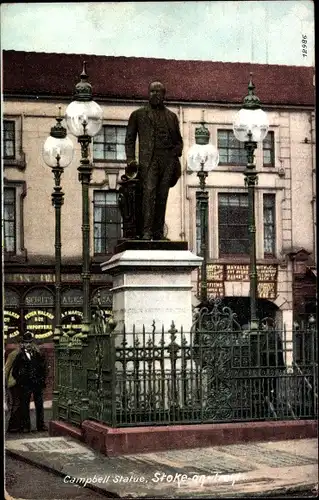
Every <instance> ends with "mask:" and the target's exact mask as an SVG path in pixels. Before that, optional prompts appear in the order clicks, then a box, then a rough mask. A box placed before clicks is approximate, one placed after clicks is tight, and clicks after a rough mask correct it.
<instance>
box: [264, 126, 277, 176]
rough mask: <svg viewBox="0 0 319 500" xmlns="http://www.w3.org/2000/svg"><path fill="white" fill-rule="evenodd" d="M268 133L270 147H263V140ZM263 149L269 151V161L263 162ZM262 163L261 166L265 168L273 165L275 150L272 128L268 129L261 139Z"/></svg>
mask: <svg viewBox="0 0 319 500" xmlns="http://www.w3.org/2000/svg"><path fill="white" fill-rule="evenodd" d="M268 135H270V138H271V139H270V142H271V147H270V148H265V147H264V145H265V140H266V138H267V136H268ZM265 151H270V157H271V161H270V163H267V162H265V160H264V152H265ZM261 154H262V165H263V167H266V168H274V167H275V158H276V151H275V132H274V131H273V130H268V132H267V135H266V137H265V139H264V140H263V141H262V153H261Z"/></svg>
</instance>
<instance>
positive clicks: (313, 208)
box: [310, 111, 317, 265]
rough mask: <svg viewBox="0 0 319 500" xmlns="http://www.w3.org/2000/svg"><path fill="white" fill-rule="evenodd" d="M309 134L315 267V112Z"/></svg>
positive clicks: (315, 258) (312, 114)
mask: <svg viewBox="0 0 319 500" xmlns="http://www.w3.org/2000/svg"><path fill="white" fill-rule="evenodd" d="M310 124H311V127H310V134H311V165H312V199H311V204H312V228H313V249H312V252H313V258H314V264H315V265H317V243H316V239H317V238H316V235H317V220H316V149H315V147H316V146H315V145H316V131H315V112H314V111H312V112H311V115H310Z"/></svg>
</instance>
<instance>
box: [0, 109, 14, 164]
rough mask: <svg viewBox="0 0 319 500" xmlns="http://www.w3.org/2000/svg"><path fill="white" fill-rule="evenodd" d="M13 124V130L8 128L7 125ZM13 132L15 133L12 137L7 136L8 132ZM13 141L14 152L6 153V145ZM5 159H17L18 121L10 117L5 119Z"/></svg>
mask: <svg viewBox="0 0 319 500" xmlns="http://www.w3.org/2000/svg"><path fill="white" fill-rule="evenodd" d="M8 124H10V125H12V130H11V131H9V130H7V129H6V125H8ZM8 132H11V133H12V134H13V137H12V138H11V139H7V138H6V133H8ZM9 142H10V143H12V149H13V154H12V155H7V154H6V145H7V144H8V143H9ZM3 159H4V161H6V160H15V159H16V122H15V120H10V119H6V118H4V119H3Z"/></svg>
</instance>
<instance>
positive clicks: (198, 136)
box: [187, 121, 219, 305]
mask: <svg viewBox="0 0 319 500" xmlns="http://www.w3.org/2000/svg"><path fill="white" fill-rule="evenodd" d="M209 137H210V133H209V130H208V129H207V128H206V127H205V124H204V121H202V123H201V126H200V127H198V128H196V129H195V144H193V146H192V147H191V148H190V149H189V151H188V155H187V164H188V168H189V169H190V170H192V171H193V172H197V176H198V178H199V186H200V189H201V190H200V191H197V192H196V207H199V213H200V231H201V238H200V241H201V256H202V257H203V261H202V269H201V291H200V300H201V304H202V305H204V304H205V303H207V257H208V191H205V182H206V177H207V176H208V172H210V171H211V170H213V169H214V168H216V167H217V165H218V162H219V154H218V151H217V148H216V147H215V146H213V144H209Z"/></svg>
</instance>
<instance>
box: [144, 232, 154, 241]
mask: <svg viewBox="0 0 319 500" xmlns="http://www.w3.org/2000/svg"><path fill="white" fill-rule="evenodd" d="M151 239H152V235H151V233H144V234H143V236H142V240H151Z"/></svg>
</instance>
